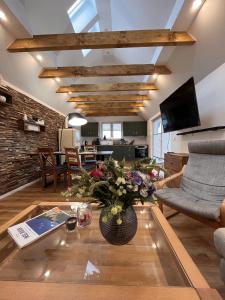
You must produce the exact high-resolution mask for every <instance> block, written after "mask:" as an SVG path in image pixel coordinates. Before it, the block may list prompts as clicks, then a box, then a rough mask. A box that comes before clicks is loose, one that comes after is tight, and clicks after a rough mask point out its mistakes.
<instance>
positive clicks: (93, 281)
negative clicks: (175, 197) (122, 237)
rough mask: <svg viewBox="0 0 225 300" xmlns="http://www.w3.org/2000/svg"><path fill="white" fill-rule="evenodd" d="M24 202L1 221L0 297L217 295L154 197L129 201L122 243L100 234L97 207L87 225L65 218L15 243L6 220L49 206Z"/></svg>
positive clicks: (67, 206)
mask: <svg viewBox="0 0 225 300" xmlns="http://www.w3.org/2000/svg"><path fill="white" fill-rule="evenodd" d="M72 204H73V202H67V203H64V202H43V203H40V204H39V205H31V206H29V207H28V208H26V209H25V210H23V211H22V212H21V213H19V214H18V215H17V216H15V217H14V218H12V219H11V220H10V221H9V222H7V223H6V224H4V225H3V226H1V227H0V299H4V300H8V299H16V300H20V299H32V300H36V299H57V300H61V299H94V300H95V299H96V300H97V299H98V300H99V299H120V300H121V299H131V300H133V299H138V300H142V299H143V300H144V299H168V300H170V299H177V300H178V299H182V300H190V299H193V300H195V299H207V300H208V299H221V298H220V296H219V294H218V293H217V291H216V290H214V289H210V287H209V285H208V284H207V282H206V280H205V279H204V277H203V276H202V275H201V273H200V271H199V270H198V268H197V266H196V265H195V264H194V262H193V261H192V259H191V258H190V256H189V255H188V253H187V252H186V250H185V248H184V247H183V245H182V244H181V242H180V241H179V239H178V238H177V236H176V234H175V233H174V231H173V229H172V228H171V227H170V225H169V224H168V222H167V220H166V219H165V218H164V216H163V215H162V213H161V211H160V210H159V208H158V207H157V205H148V206H137V207H135V209H136V212H137V216H138V231H137V233H136V235H135V237H134V239H133V240H132V241H131V242H130V243H129V244H127V245H124V246H113V245H110V244H108V243H107V242H106V241H105V240H104V238H103V237H102V236H101V233H100V230H99V225H98V219H99V213H100V212H99V210H97V209H96V208H95V207H93V220H92V223H91V225H89V226H88V227H86V228H77V229H76V231H75V232H71V233H68V232H67V231H66V227H65V225H63V226H61V227H60V228H58V229H56V230H55V231H53V232H52V233H50V234H49V235H47V236H45V237H43V238H42V239H40V240H38V241H36V242H35V243H33V244H31V245H29V246H27V247H26V248H24V249H22V250H21V249H18V248H17V247H16V245H15V243H14V242H13V241H12V239H11V238H10V237H9V235H8V234H7V228H8V227H9V226H12V225H13V224H16V223H19V222H22V221H23V220H26V219H28V218H30V217H33V216H35V215H37V214H39V213H41V212H43V211H45V210H48V209H51V208H53V207H55V206H58V207H60V208H61V209H64V210H65V211H68V210H69V209H70V206H71V205H72Z"/></svg>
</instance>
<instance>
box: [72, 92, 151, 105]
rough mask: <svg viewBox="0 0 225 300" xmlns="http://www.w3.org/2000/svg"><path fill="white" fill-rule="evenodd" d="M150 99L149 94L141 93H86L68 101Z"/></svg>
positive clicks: (90, 101) (98, 101)
mask: <svg viewBox="0 0 225 300" xmlns="http://www.w3.org/2000/svg"><path fill="white" fill-rule="evenodd" d="M148 100H150V98H149V95H139V94H121V95H86V96H77V97H71V98H69V99H68V100H67V102H77V103H102V102H107V101H113V102H116V101H118V102H121V101H134V102H136V101H148Z"/></svg>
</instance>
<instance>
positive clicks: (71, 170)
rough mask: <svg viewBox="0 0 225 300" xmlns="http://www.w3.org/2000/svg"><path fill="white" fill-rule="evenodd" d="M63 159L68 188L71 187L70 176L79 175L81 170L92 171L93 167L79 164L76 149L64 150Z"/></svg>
mask: <svg viewBox="0 0 225 300" xmlns="http://www.w3.org/2000/svg"><path fill="white" fill-rule="evenodd" d="M65 157H66V164H67V174H68V185H69V186H71V185H72V174H79V173H80V172H81V168H83V169H85V170H87V171H88V170H91V169H93V166H88V165H85V164H82V163H81V161H80V155H79V150H78V148H65Z"/></svg>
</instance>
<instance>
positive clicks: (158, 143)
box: [152, 117, 171, 162]
mask: <svg viewBox="0 0 225 300" xmlns="http://www.w3.org/2000/svg"><path fill="white" fill-rule="evenodd" d="M152 125H153V126H152V131H153V132H152V136H153V143H152V156H153V157H154V158H155V159H156V160H157V162H162V161H163V160H164V153H166V152H168V151H171V141H170V133H164V132H163V127H162V119H161V117H159V118H157V119H155V120H153V122H152Z"/></svg>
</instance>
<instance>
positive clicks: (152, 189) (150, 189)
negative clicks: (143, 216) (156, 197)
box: [148, 184, 156, 197]
mask: <svg viewBox="0 0 225 300" xmlns="http://www.w3.org/2000/svg"><path fill="white" fill-rule="evenodd" d="M155 190H156V189H155V186H154V184H153V185H152V186H151V187H150V188H149V189H148V196H149V197H150V196H151V195H152V194H153V193H154V192H155Z"/></svg>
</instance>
